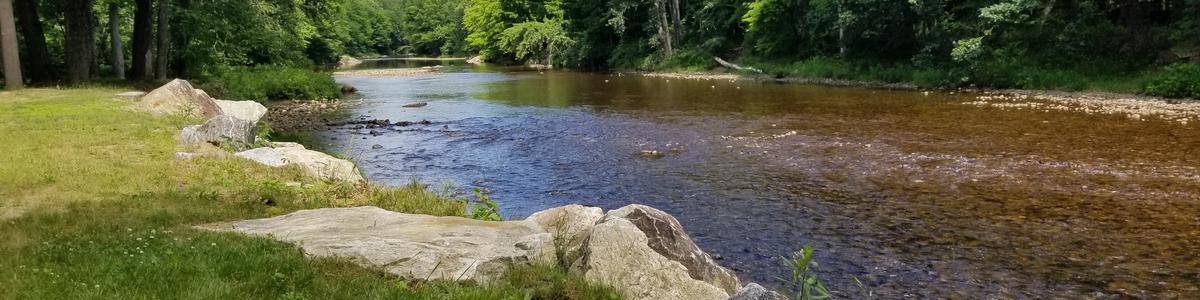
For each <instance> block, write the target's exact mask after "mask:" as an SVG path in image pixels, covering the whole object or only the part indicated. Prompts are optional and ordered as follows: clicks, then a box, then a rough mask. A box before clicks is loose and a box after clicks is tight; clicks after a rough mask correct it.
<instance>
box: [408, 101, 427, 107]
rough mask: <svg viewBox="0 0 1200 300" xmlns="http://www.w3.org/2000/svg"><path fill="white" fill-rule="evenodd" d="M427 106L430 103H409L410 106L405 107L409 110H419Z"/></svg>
mask: <svg viewBox="0 0 1200 300" xmlns="http://www.w3.org/2000/svg"><path fill="white" fill-rule="evenodd" d="M426 105H429V103H425V102H413V103H408V104H405V105H404V106H403V107H407V108H417V107H425V106H426Z"/></svg>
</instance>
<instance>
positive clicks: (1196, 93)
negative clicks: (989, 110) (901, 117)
mask: <svg viewBox="0 0 1200 300" xmlns="http://www.w3.org/2000/svg"><path fill="white" fill-rule="evenodd" d="M739 63H740V64H741V65H742V66H744V67H754V68H759V69H761V70H762V71H763V73H765V74H757V73H748V72H747V75H766V76H769V77H774V78H792V79H808V80H805V81H806V82H807V81H814V80H811V79H818V80H816V81H818V82H819V80H825V79H831V80H841V81H858V82H864V83H868V82H869V83H883V84H906V85H911V86H912V87H916V88H960V87H975V88H994V89H1029V90H1060V91H1098V92H1114V93H1127V94H1144V95H1150V96H1162V97H1171V98H1200V65H1196V64H1174V65H1169V66H1164V67H1155V68H1148V69H1129V68H1124V67H1115V66H1108V65H1092V66H1084V65H1077V66H1071V67H1046V66H1040V65H1036V64H1026V63H1019V62H982V63H978V64H975V65H956V64H943V65H936V66H926V67H916V66H913V65H912V64H910V63H879V62H855V61H846V60H841V59H836V58H828V57H814V58H809V59H805V60H800V61H792V60H778V59H761V58H748V59H743V60H742V61H739ZM719 67H720V66H719V65H718V64H716V63H715V62H714V61H713V60H712V57H710V56H707V55H702V54H699V53H689V52H684V53H681V54H679V55H676V56H675V57H673V58H672V59H671V60H667V61H664V62H663V63H661V64H660V65H658V66H655V67H653V68H652V69H656V70H663V71H687V72H708V71H712V70H715V69H719Z"/></svg>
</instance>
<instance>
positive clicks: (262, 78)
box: [203, 66, 341, 102]
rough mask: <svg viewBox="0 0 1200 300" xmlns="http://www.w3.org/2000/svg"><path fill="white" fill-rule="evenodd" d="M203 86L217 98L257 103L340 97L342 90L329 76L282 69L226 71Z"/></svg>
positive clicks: (243, 68) (304, 70)
mask: <svg viewBox="0 0 1200 300" xmlns="http://www.w3.org/2000/svg"><path fill="white" fill-rule="evenodd" d="M203 86H204V87H205V88H208V89H209V90H211V92H212V93H214V94H216V96H218V97H220V98H226V99H235V100H254V101H260V102H261V101H268V100H326V99H337V98H338V97H340V96H341V88H340V86H339V85H338V84H337V82H335V81H334V80H333V77H332V76H330V74H328V73H322V72H313V71H309V70H306V69H299V68H291V67H282V66H257V67H233V68H227V69H224V70H222V71H220V72H219V74H218V75H217V76H216V77H215V78H212V79H211V80H209V81H208V82H206V83H205V84H204V85H203Z"/></svg>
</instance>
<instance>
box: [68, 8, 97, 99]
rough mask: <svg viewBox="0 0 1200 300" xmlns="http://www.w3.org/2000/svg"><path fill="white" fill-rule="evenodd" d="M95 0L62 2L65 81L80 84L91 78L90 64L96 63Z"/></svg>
mask: <svg viewBox="0 0 1200 300" xmlns="http://www.w3.org/2000/svg"><path fill="white" fill-rule="evenodd" d="M92 4H95V0H72V1H67V2H66V4H63V25H64V26H63V27H65V31H66V41H65V43H64V44H65V45H64V47H63V48H65V50H66V52H67V54H66V59H67V83H69V84H80V83H84V82H88V81H89V80H91V74H92V65H93V64H95V63H96V22H95V21H96V16H95V14H93V13H92Z"/></svg>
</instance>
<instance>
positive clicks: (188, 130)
mask: <svg viewBox="0 0 1200 300" xmlns="http://www.w3.org/2000/svg"><path fill="white" fill-rule="evenodd" d="M138 96H140V97H138ZM116 98H118V99H140V100H138V102H137V104H136V105H135V107H136V108H137V109H139V110H142V111H145V112H149V113H151V114H154V115H160V116H163V115H181V116H185V117H189V118H205V119H207V120H206V121H204V123H203V124H199V125H191V126H187V127H184V128H183V130H182V132H180V134H179V141H180V143H182V144H199V145H204V144H210V145H214V146H220V147H226V148H232V149H235V150H244V151H241V152H238V153H236V154H235V155H236V156H237V157H242V158H246V159H249V160H252V161H255V162H258V163H261V164H264V165H268V166H272V167H286V166H297V167H298V168H300V169H301V170H304V172H305V173H307V174H308V175H310V176H313V177H317V178H321V179H326V180H335V181H347V182H355V183H357V182H363V181H364V179H363V177H362V175H361V174H360V173H359V171H358V169H357V168H356V167H355V166H354V163H353V162H350V161H347V160H344V159H339V158H335V157H333V156H329V155H328V154H325V153H321V152H318V151H312V150H308V149H305V148H304V146H302V145H300V144H295V143H267V142H265V141H263V142H262V143H260V141H258V140H257V138H258V122H259V121H260V120H262V118H263V116H265V115H266V114H267V108H266V107H265V106H263V105H262V104H260V103H258V102H255V101H228V100H217V99H214V98H213V97H211V96H209V95H208V93H205V92H204V90H201V89H197V88H195V87H193V86H192V85H191V83H188V81H187V80H182V79H175V80H172V81H171V82H168V83H167V84H165V85H163V86H161V87H159V88H157V89H155V90H153V91H151V92H149V93H145V94H144V95H139V94H138V93H137V92H128V93H121V94H118V95H117V96H116ZM262 144H265V145H267V146H266V147H259V148H255V149H249V148H251V147H254V146H255V145H262ZM247 149H248V150H247ZM194 156H196V154H193V153H177V154H176V157H180V158H185V159H186V158H191V157H194Z"/></svg>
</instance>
